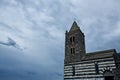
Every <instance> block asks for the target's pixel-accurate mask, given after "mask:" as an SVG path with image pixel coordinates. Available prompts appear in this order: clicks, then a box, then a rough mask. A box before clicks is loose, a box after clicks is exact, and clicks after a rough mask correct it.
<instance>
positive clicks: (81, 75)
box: [64, 74, 103, 78]
mask: <svg viewBox="0 0 120 80" xmlns="http://www.w3.org/2000/svg"><path fill="white" fill-rule="evenodd" d="M101 76H103V75H102V74H101V75H81V76H64V78H82V77H101Z"/></svg>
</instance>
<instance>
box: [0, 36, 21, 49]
mask: <svg viewBox="0 0 120 80" xmlns="http://www.w3.org/2000/svg"><path fill="white" fill-rule="evenodd" d="M0 44H1V45H5V46H12V47H15V48H17V49H20V50H21V48H20V46H19V45H18V44H17V43H16V42H15V41H14V40H13V39H11V38H10V37H8V41H7V42H0Z"/></svg>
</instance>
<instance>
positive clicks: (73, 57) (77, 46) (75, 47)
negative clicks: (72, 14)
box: [64, 21, 86, 64]
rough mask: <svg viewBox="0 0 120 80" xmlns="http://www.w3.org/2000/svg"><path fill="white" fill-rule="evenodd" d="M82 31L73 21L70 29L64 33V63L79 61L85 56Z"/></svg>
mask: <svg viewBox="0 0 120 80" xmlns="http://www.w3.org/2000/svg"><path fill="white" fill-rule="evenodd" d="M85 53H86V52H85V40H84V33H82V31H81V30H80V28H79V26H78V25H77V23H76V22H75V21H74V22H73V24H72V27H71V29H70V30H69V32H68V31H66V33H65V61H64V63H65V64H69V63H73V62H79V61H81V58H82V57H83V56H85Z"/></svg>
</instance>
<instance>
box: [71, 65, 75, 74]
mask: <svg viewBox="0 0 120 80" xmlns="http://www.w3.org/2000/svg"><path fill="white" fill-rule="evenodd" d="M72 69H73V76H75V66H73V67H72Z"/></svg>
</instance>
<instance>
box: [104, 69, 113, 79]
mask: <svg viewBox="0 0 120 80" xmlns="http://www.w3.org/2000/svg"><path fill="white" fill-rule="evenodd" d="M103 76H104V80H114V74H113V73H112V71H110V70H105V71H104V73H103Z"/></svg>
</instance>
